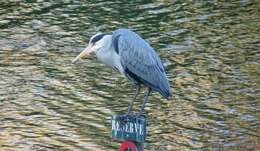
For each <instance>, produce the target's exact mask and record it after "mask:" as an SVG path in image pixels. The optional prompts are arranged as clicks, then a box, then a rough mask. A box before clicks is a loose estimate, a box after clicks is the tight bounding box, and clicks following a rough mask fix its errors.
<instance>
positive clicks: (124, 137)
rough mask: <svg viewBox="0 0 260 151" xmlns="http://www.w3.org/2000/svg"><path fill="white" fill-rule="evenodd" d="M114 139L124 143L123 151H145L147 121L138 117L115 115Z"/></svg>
mask: <svg viewBox="0 0 260 151" xmlns="http://www.w3.org/2000/svg"><path fill="white" fill-rule="evenodd" d="M111 121H112V138H114V139H116V140H120V141H124V142H123V143H122V145H121V149H122V150H124V149H131V150H132V151H134V150H136V151H143V150H144V141H145V138H146V119H145V117H143V116H136V115H128V116H124V115H114V116H113V117H112V120H111Z"/></svg>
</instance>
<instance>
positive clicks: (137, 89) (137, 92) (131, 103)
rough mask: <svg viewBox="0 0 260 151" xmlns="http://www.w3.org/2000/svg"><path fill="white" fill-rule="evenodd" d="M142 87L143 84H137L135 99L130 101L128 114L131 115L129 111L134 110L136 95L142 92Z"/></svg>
mask: <svg viewBox="0 0 260 151" xmlns="http://www.w3.org/2000/svg"><path fill="white" fill-rule="evenodd" d="M140 88H141V86H140V85H139V84H138V85H136V92H135V95H134V98H133V100H132V101H131V102H130V104H129V106H128V109H127V113H126V115H129V113H130V112H131V111H132V108H133V104H134V101H135V100H136V97H137V96H138V94H139V92H140Z"/></svg>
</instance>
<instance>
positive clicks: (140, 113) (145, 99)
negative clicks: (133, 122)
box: [139, 88, 152, 116]
mask: <svg viewBox="0 0 260 151" xmlns="http://www.w3.org/2000/svg"><path fill="white" fill-rule="evenodd" d="M151 91H152V89H151V88H148V90H147V92H146V94H145V97H144V102H143V105H142V108H141V110H140V112H139V116H140V115H142V114H143V113H144V108H145V104H146V102H147V100H148V96H149V94H150V93H151Z"/></svg>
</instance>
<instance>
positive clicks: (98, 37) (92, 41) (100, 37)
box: [90, 34, 105, 44]
mask: <svg viewBox="0 0 260 151" xmlns="http://www.w3.org/2000/svg"><path fill="white" fill-rule="evenodd" d="M104 36H105V34H99V35H97V36H95V37H93V38H92V40H91V41H90V42H91V43H93V44H95V43H96V42H98V41H99V40H100V39H102V38H103V37H104Z"/></svg>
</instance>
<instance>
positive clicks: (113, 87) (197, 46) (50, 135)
mask: <svg viewBox="0 0 260 151" xmlns="http://www.w3.org/2000/svg"><path fill="white" fill-rule="evenodd" d="M259 8H260V3H259V2H258V1H247V0H242V1H229V2H220V1H198V2H192V1H180V0H176V1H159V0H154V1H148V0H147V1H141V0H134V1H126V0H121V1H119V0H118V1H113V2H108V1H102V0H98V1H93V0H90V1H76V0H74V1H72V0H66V1H64V2H59V1H53V2H45V1H43V0H37V1H31V2H24V1H21V0H15V1H6V2H4V1H1V2H0V150H3V151H4V150H51V151H52V150H116V149H118V148H119V145H120V144H119V143H118V142H112V141H111V138H110V126H111V125H110V118H111V116H112V115H114V114H119V113H122V112H125V111H126V109H127V106H128V102H129V101H130V100H131V98H132V96H133V94H134V90H133V86H132V84H131V83H130V82H128V81H127V80H125V79H124V78H123V77H122V76H120V75H118V74H116V73H114V72H113V71H112V70H111V69H108V68H105V67H104V65H102V64H100V63H99V62H98V61H97V60H96V59H95V57H92V58H89V59H86V60H84V62H81V63H79V64H77V65H72V64H71V60H72V59H73V58H74V57H75V56H76V55H77V54H78V53H79V52H80V51H81V50H82V49H83V48H84V47H85V46H86V44H87V42H88V39H89V37H90V36H91V35H93V34H94V33H96V32H97V31H103V32H111V31H112V30H115V29H117V28H120V27H125V28H130V29H132V30H134V31H136V32H137V33H139V34H140V35H142V37H144V38H145V39H146V40H147V41H148V42H149V43H151V45H152V46H153V47H154V48H155V49H156V51H157V52H158V53H159V55H160V57H161V58H162V61H163V62H164V64H165V65H166V70H167V75H168V78H169V80H170V83H171V86H172V89H173V98H172V100H170V101H166V100H165V99H163V98H162V97H161V96H160V95H159V94H158V93H153V94H152V96H151V97H150V99H149V102H148V104H147V107H146V111H147V115H148V137H147V142H146V144H145V148H146V149H147V150H156V151H158V150H163V151H165V150H169V151H170V150H241V151H244V150H257V149H259V148H260V145H259V144H260V131H259V130H260V114H259V113H260V110H259V109H260V101H259V100H260V81H259V74H260V68H259V64H260V62H259V57H260V51H259V50H260V36H259V35H260V28H259V27H260V17H259V15H260V14H259ZM141 99H142V98H139V100H141ZM137 102H138V103H137ZM137 102H136V103H135V109H138V108H139V105H140V101H137Z"/></svg>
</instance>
